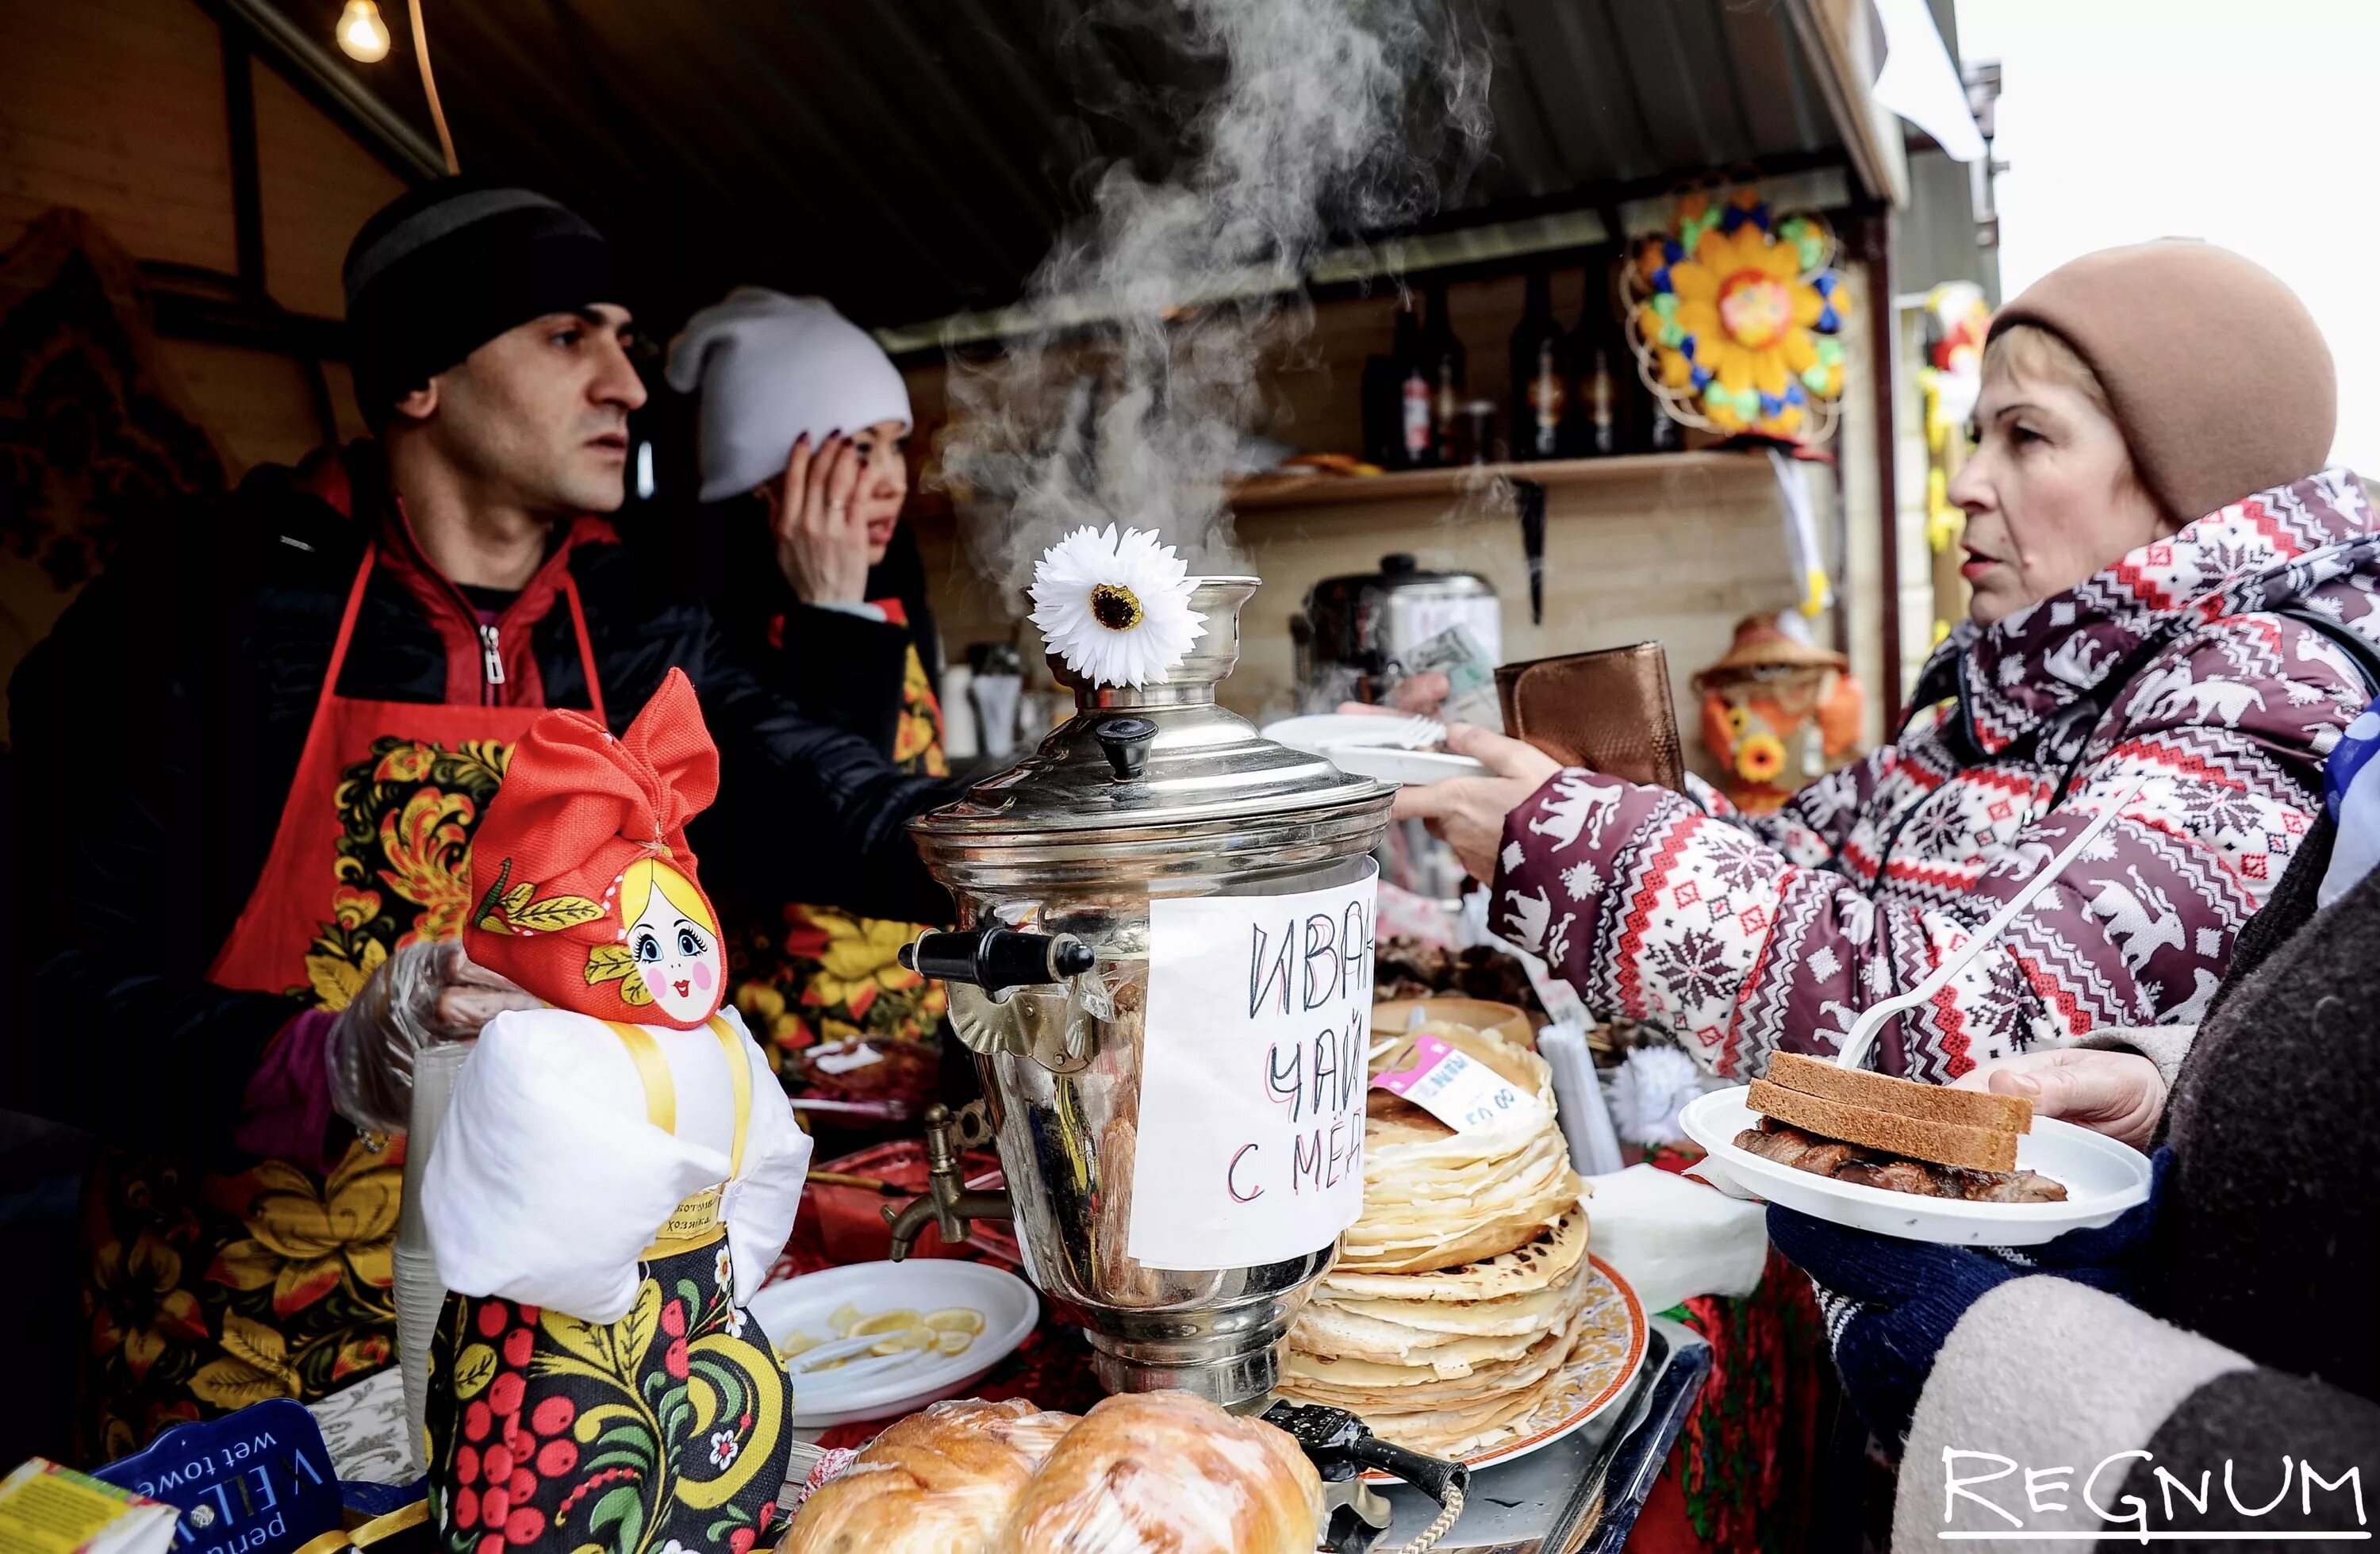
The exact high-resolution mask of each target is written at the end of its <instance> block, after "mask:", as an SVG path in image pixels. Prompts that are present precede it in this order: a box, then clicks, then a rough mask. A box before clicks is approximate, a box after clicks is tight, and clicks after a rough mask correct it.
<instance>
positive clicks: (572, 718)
mask: <svg viewBox="0 0 2380 1554" xmlns="http://www.w3.org/2000/svg"><path fill="white" fill-rule="evenodd" d="M718 786H719V756H718V752H717V750H716V749H715V748H714V747H712V745H711V742H710V735H709V734H708V732H706V731H705V729H704V728H703V725H702V714H701V711H700V710H699V708H698V706H697V704H696V701H695V695H694V689H693V686H691V685H690V684H689V683H688V682H687V680H686V676H685V675H684V674H681V673H679V672H678V671H676V670H672V671H671V672H670V674H669V676H668V678H667V679H666V680H665V681H663V683H662V688H661V689H660V690H659V691H658V692H657V693H655V695H654V697H653V698H652V700H651V701H650V703H649V704H647V706H646V708H645V710H644V711H643V712H641V713H640V714H638V716H637V720H636V722H634V723H633V724H631V725H630V726H629V728H628V731H627V733H626V734H625V735H624V736H622V737H620V738H617V739H615V738H613V736H612V735H610V734H609V733H607V732H606V731H605V730H604V729H603V728H602V727H601V725H600V724H598V723H597V722H595V721H594V720H593V719H592V718H589V717H588V716H587V715H586V714H584V713H582V712H575V711H556V712H552V713H549V714H547V715H546V716H545V717H543V718H541V719H540V720H539V721H538V722H537V723H536V724H535V725H534V726H532V727H531V728H530V730H529V732H528V735H527V736H526V737H525V738H524V739H522V741H521V743H520V745H519V747H517V748H516V750H515V751H514V753H513V758H512V763H511V766H510V769H509V770H508V771H506V773H505V776H504V787H503V789H502V791H501V792H500V793H499V795H497V797H496V800H495V802H494V803H493V804H492V806H491V807H490V808H489V810H488V816H487V819H486V820H485V822H484V823H483V824H482V825H481V826H480V832H479V835H478V837H477V838H476V839H475V840H474V843H473V845H472V855H471V886H470V889H471V900H472V902H473V908H472V912H471V917H470V921H469V922H468V925H467V926H466V928H465V929H464V933H465V941H466V945H467V947H468V951H469V953H470V954H471V957H472V959H473V960H475V961H477V962H478V963H479V964H480V965H484V966H487V967H489V968H491V969H492V970H495V971H499V972H502V973H503V974H504V975H505V976H507V977H511V978H512V979H513V980H514V981H516V982H517V983H519V984H520V985H521V986H522V987H523V988H525V989H528V991H529V992H531V993H534V994H535V995H537V996H538V997H539V998H540V999H542V1000H544V1001H545V1002H547V1003H549V1004H551V1005H553V1007H552V1008H549V1009H540V1010H534V1011H526V1012H515V1013H508V1014H503V1015H500V1016H498V1017H497V1018H496V1019H495V1020H494V1021H492V1022H491V1023H490V1024H489V1025H488V1026H487V1027H486V1029H485V1030H484V1031H483V1032H482V1033H481V1035H480V1039H479V1046H478V1048H477V1050H475V1051H473V1052H472V1054H471V1056H470V1058H469V1059H468V1061H467V1062H465V1063H464V1065H463V1067H462V1070H461V1072H460V1074H458V1075H457V1077H456V1081H455V1096H454V1100H453V1102H452V1104H451V1107H450V1109H449V1111H447V1113H446V1118H445V1121H444V1123H443V1125H442V1128H441V1131H440V1132H439V1134H438V1137H437V1142H436V1144H435V1146H434V1148H433V1152H432V1154H431V1160H430V1163H429V1166H428V1168H427V1170H426V1171H425V1172H424V1174H423V1181H422V1195H423V1199H422V1208H423V1214H424V1220H425V1223H426V1226H427V1229H428V1231H429V1238H430V1244H431V1250H432V1251H433V1252H434V1253H435V1255H436V1257H437V1262H438V1271H439V1275H440V1277H441V1279H442V1280H443V1282H444V1283H445V1285H446V1287H447V1289H448V1290H449V1291H450V1292H452V1293H450V1294H449V1295H448V1296H447V1298H446V1303H445V1306H444V1308H443V1311H442V1312H441V1314H440V1317H439V1321H438V1329H437V1335H436V1338H435V1339H434V1341H433V1342H432V1344H431V1371H430V1376H431V1381H430V1398H429V1409H428V1417H427V1421H426V1431H427V1434H428V1437H429V1441H428V1448H427V1460H428V1462H429V1465H430V1494H431V1512H432V1516H433V1521H434V1524H435V1526H436V1527H437V1529H438V1532H439V1536H440V1538H441V1541H442V1543H443V1546H444V1547H445V1548H448V1549H450V1550H454V1551H455V1554H504V1550H507V1549H535V1550H553V1551H555V1554H561V1551H563V1550H577V1549H582V1548H596V1549H601V1550H604V1551H605V1554H640V1551H647V1550H659V1549H663V1548H671V1549H684V1550H687V1551H705V1550H719V1551H721V1554H746V1551H747V1550H748V1549H749V1548H751V1547H752V1546H753V1544H754V1543H755V1542H756V1541H757V1540H759V1539H760V1538H762V1537H765V1536H769V1535H770V1531H771V1522H772V1520H773V1519H774V1516H775V1512H776V1499H777V1495H778V1492H779V1491H780V1490H781V1489H782V1488H783V1484H784V1467H785V1462H786V1459H787V1453H788V1447H789V1445H790V1441H791V1433H790V1432H791V1429H792V1411H793V1398H792V1394H791V1391H790V1389H789V1386H788V1383H787V1380H786V1377H785V1373H784V1371H783V1368H782V1367H781V1366H780V1365H779V1364H778V1362H777V1360H776V1358H775V1355H774V1354H773V1353H772V1352H771V1347H770V1343H769V1339H768V1336H767V1335H766V1334H765V1333H763V1332H762V1331H761V1330H760V1329H759V1325H758V1324H757V1323H755V1322H753V1321H752V1319H751V1318H750V1317H747V1315H746V1314H745V1311H744V1303H745V1302H746V1301H747V1300H748V1299H749V1298H750V1297H751V1295H752V1294H753V1293H754V1292H755V1291H756V1290H758V1289H759V1284H760V1281H761V1279H762V1278H763V1277H764V1276H765V1275H766V1273H767V1272H768V1269H769V1266H770V1264H771V1262H772V1261H773V1260H774V1259H775V1257H776V1256H777V1253H778V1251H779V1250H780V1249H781V1248H782V1247H783V1244H784V1242H785V1237H786V1236H787V1234H788V1233H790V1232H791V1231H792V1229H793V1223H794V1212H795V1208H796V1207H797V1205H798V1204H799V1202H800V1198H801V1191H802V1184H803V1181H804V1176H805V1172H807V1168H808V1165H809V1156H810V1141H809V1138H808V1137H807V1135H805V1134H803V1133H802V1132H801V1130H800V1129H799V1128H798V1127H797V1126H796V1125H795V1122H794V1116H793V1111H792V1108H791V1107H790V1105H789V1104H788V1103H787V1102H786V1099H785V1097H784V1094H783V1091H782V1090H780V1089H779V1088H778V1087H777V1084H776V1082H775V1080H774V1079H773V1078H772V1077H771V1074H770V1071H769V1065H768V1061H767V1060H766V1058H764V1057H763V1056H762V1055H761V1052H760V1050H759V1047H758V1046H756V1045H755V1044H754V1042H753V1040H752V1038H751V1037H750V1035H749V1034H748V1033H747V1031H746V1030H745V1028H744V1025H743V1022H742V1021H741V1020H740V1019H739V1018H738V1017H737V1015H736V1013H735V1010H734V1009H733V1008H722V1007H721V1002H720V1001H721V994H722V990H723V989H724V986H725V977H724V972H725V966H724V964H723V958H722V953H721V948H720V934H719V924H718V917H717V915H716V914H715V913H714V912H713V910H712V909H711V905H710V899H709V898H708V897H707V896H705V895H704V893H703V891H702V887H701V885H700V884H699V883H698V881H697V879H696V875H695V859H694V855H693V854H692V853H691V852H690V851H689V850H688V849H687V847H686V821H687V820H688V819H690V818H692V817H693V816H694V815H695V814H697V813H698V812H699V811H700V810H701V809H702V807H704V806H705V805H707V804H709V803H710V799H711V796H712V795H713V794H714V793H716V792H717V790H718Z"/></svg>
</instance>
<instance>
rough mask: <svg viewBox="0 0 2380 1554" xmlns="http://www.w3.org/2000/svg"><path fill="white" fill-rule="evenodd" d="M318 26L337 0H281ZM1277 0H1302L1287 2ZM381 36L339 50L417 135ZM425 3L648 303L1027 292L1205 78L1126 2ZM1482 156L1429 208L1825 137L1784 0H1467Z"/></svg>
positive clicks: (1158, 1) (480, 129) (1510, 200)
mask: <svg viewBox="0 0 2380 1554" xmlns="http://www.w3.org/2000/svg"><path fill="white" fill-rule="evenodd" d="M276 3H277V4H278V5H279V6H280V8H281V9H282V10H283V11H284V12H285V14H286V15H287V16H288V17H289V18H290V19H291V20H292V21H293V22H294V23H296V24H297V26H298V27H299V28H301V29H303V30H307V31H309V32H310V33H312V34H315V35H318V36H320V37H321V38H322V39H325V40H327V39H328V38H329V37H330V35H331V26H332V23H333V21H334V19H335V18H336V16H337V13H338V10H339V5H340V0H276ZM1285 3H1295V0H1285ZM383 7H384V9H385V11H386V12H387V14H388V19H389V21H390V24H391V30H392V31H393V32H394V33H395V48H393V49H392V51H391V52H390V55H389V56H388V58H387V59H386V60H384V61H383V62H382V63H381V64H379V65H376V66H369V67H365V66H357V65H354V64H352V63H351V62H349V61H346V60H345V59H344V58H342V59H341V60H340V61H339V63H340V65H341V66H342V67H345V68H346V69H348V70H350V71H351V72H352V73H353V74H354V75H355V76H356V78H357V79H359V80H360V81H362V82H363V83H364V84H365V85H366V86H368V87H369V88H370V89H371V90H372V91H374V92H376V93H377V94H379V95H380V96H381V97H382V98H383V100H384V101H385V102H386V103H388V104H389V105H390V106H391V107H393V108H394V109H395V110H396V111H397V112H398V113H399V114H400V115H403V116H404V117H405V118H407V120H409V121H411V122H413V123H414V124H416V125H417V126H419V127H421V128H422V129H423V130H424V131H425V132H426V131H427V129H428V127H429V115H428V113H427V110H426V107H425V105H424V103H423V101H422V97H421V92H420V88H419V80H418V78H417V76H416V72H415V68H414V62H413V58H412V54H411V46H410V39H409V37H408V35H407V29H406V26H405V14H404V10H405V8H404V5H403V0H383ZM1122 9H1123V6H1120V5H1118V4H1116V3H1115V0H1109V3H1107V4H1104V5H1100V6H1086V5H1085V4H1083V3H1082V0H798V3H792V4H788V3H786V0H702V3H700V4H692V5H659V4H654V3H652V0H471V3H469V4H463V3H460V0H427V10H428V19H429V28H430V40H431V57H432V61H433V64H434V65H435V67H436V73H437V79H438V83H439V88H440V91H441V93H442V96H443V100H444V103H445V107H446V112H447V116H448V119H449V121H450V123H451V125H452V127H453V129H454V133H455V142H456V146H457V149H458V152H459V153H460V156H461V159H462V162H463V165H464V168H465V170H466V171H467V172H469V173H472V174H475V175H480V176H496V177H503V178H507V179H517V180H520V181H523V182H528V183H531V184H534V185H537V186H538V187H540V188H546V189H548V190H550V191H552V192H553V193H554V194H555V195H556V196H558V197H560V198H562V199H564V200H567V201H569V202H570V203H572V204H573V205H575V206H577V207H578V208H579V209H581V210H583V211H584V212H586V213H587V214H588V215H589V217H590V218H591V219H593V220H594V221H595V222H596V223H597V224H598V225H601V226H602V227H603V228H604V229H605V230H606V231H607V232H608V233H610V234H611V235H612V236H613V238H614V239H615V241H617V242H618V243H620V244H621V245H622V246H623V247H624V248H625V250H626V251H627V253H628V255H629V257H630V260H631V262H632V263H633V264H634V265H635V267H636V272H637V273H638V274H639V275H640V276H641V277H642V278H643V279H644V281H645V283H646V295H645V296H644V297H640V298H638V300H639V301H640V302H641V303H642V305H643V306H644V307H645V308H646V310H648V311H649V313H651V314H653V315H654V316H657V317H660V318H662V319H668V318H674V317H677V316H682V315H683V313H684V312H685V311H686V310H688V309H690V308H692V307H694V306H698V305H699V304H700V303H702V302H704V301H707V300H710V298H712V297H716V296H718V295H719V294H720V293H721V292H722V291H724V290H725V289H726V288H727V287H728V286H729V285H735V284H740V283H757V284H761V285H774V286H777V287H780V288H782V289H784V290H788V291H795V292H814V293H819V294H822V295H825V296H828V297H832V298H834V299H835V301H836V302H837V303H838V305H840V306H842V307H843V308H844V310H846V311H848V312H849V313H850V314H851V315H852V316H853V317H855V318H856V319H858V320H860V321H862V322H868V323H871V324H878V325H890V324H901V323H905V322H914V321H917V320H920V319H928V318H935V317H939V316H941V315H943V314H947V313H952V312H956V311H960V310H969V309H986V308H997V307H999V306H1002V305H1003V304H1005V303H1007V302H1010V301H1012V300H1013V299H1014V298H1015V297H1016V296H1017V294H1018V292H1019V289H1020V287H1021V285H1022V283H1023V281H1024V279H1025V278H1026V276H1027V275H1028V274H1030V273H1031V272H1032V270H1033V269H1034V267H1035V265H1036V264H1037V263H1038V261H1040V259H1041V257H1042V255H1043V254H1044V253H1045V252H1046V251H1047V249H1048V248H1049V245H1050V240H1051V238H1052V237H1053V236H1054V235H1055V234H1056V232H1057V231H1058V230H1059V229H1060V227H1061V225H1062V224H1063V222H1064V220H1065V219H1066V218H1067V216H1069V215H1070V214H1071V213H1073V212H1077V211H1079V210H1080V209H1082V207H1083V203H1084V200H1083V193H1084V190H1085V188H1086V186H1087V175H1088V174H1090V173H1092V172H1095V171H1096V169H1097V168H1099V166H1101V165H1104V164H1106V163H1107V162H1109V161H1111V160H1113V159H1116V158H1127V159H1130V160H1131V161H1132V162H1133V163H1134V164H1135V167H1136V168H1137V169H1138V170H1140V171H1142V172H1143V173H1144V174H1145V175H1150V174H1158V173H1161V172H1162V170H1163V168H1164V166H1165V164H1166V162H1167V159H1168V158H1169V157H1171V156H1172V154H1174V152H1175V151H1176V149H1177V147H1178V145H1179V141H1180V137H1179V134H1178V129H1179V127H1180V125H1181V123H1182V122H1183V120H1184V118H1185V117H1186V116H1187V115H1188V114H1189V112H1191V111H1192V110H1193V109H1194V108H1195V105H1196V102H1197V101H1198V99H1199V97H1200V96H1201V95H1202V94H1203V92H1204V91H1206V90H1208V88H1210V87H1211V85H1212V82H1213V66H1212V62H1211V61H1204V62H1202V61H1198V60H1196V59H1193V58H1190V57H1188V55H1187V53H1186V51H1185V50H1184V47H1183V44H1182V42H1181V40H1180V38H1179V37H1178V35H1169V31H1170V30H1172V29H1174V28H1177V27H1178V18H1177V17H1176V14H1175V13H1174V11H1173V8H1172V6H1170V5H1168V4H1165V3H1164V0H1135V3H1134V4H1133V5H1132V6H1131V9H1132V11H1133V14H1134V16H1135V22H1134V24H1133V25H1131V26H1126V25H1123V24H1122V23H1121V22H1119V21H1117V20H1116V19H1113V18H1115V16H1116V15H1117V14H1118V13H1119V12H1120V11H1121V10H1122ZM1477 15H1478V21H1479V24H1480V25H1481V26H1482V27H1483V28H1484V29H1485V30H1486V31H1487V33H1488V36H1489V38H1490V39H1491V40H1492V42H1493V46H1494V55H1495V74H1494V77H1493V83H1492V87H1491V96H1490V105H1491V108H1492V111H1493V113H1494V116H1495V131H1494V140H1493V146H1492V152H1493V154H1492V155H1491V156H1490V157H1489V158H1488V161H1487V163H1486V164H1484V165H1483V166H1482V167H1481V168H1480V169H1479V170H1478V172H1477V173H1476V175H1475V176H1474V177H1473V179H1472V180H1471V181H1470V183H1469V185H1468V187H1467V188H1464V189H1463V190H1462V191H1461V192H1460V194H1459V195H1458V196H1456V197H1455V198H1454V199H1453V200H1451V201H1450V202H1449V208H1448V209H1445V210H1443V211H1441V212H1439V214H1438V215H1437V216H1435V217H1433V218H1432V219H1431V220H1430V221H1429V222H1428V223H1427V224H1425V228H1426V229H1428V230H1448V229H1453V228H1459V227H1467V226H1475V225H1490V224H1498V223H1509V222H1512V221H1515V220H1519V219H1523V218H1526V217H1529V216H1533V215H1543V214H1547V213H1549V212H1561V211H1568V210H1590V211H1598V212H1602V211H1610V210H1616V208H1617V207H1618V205H1619V204H1620V203H1621V201H1623V200H1628V199H1632V198H1636V197H1640V196H1643V195H1645V194H1647V193H1653V192H1658V189H1659V188H1661V187H1662V186H1663V185H1665V184H1666V183H1668V182H1669V181H1670V180H1674V179H1677V178H1680V177H1682V176H1689V175H1692V174H1694V173H1697V172H1701V171H1704V170H1708V169H1721V170H1725V169H1730V168H1735V169H1739V170H1752V169H1757V170H1760V171H1764V172H1770V173H1778V172H1791V171H1796V170H1801V169H1806V168H1808V167H1812V166H1815V165H1822V164H1834V163H1840V161H1841V160H1842V159H1843V150H1842V140H1841V136H1840V132H1839V131H1838V130H1837V128H1836V127H1835V125H1834V123H1833V122H1832V120H1831V118H1830V117H1829V115H1828V112H1827V110H1826V107H1825V105H1824V103H1825V100H1824V97H1823V95H1822V93H1821V92H1820V91H1818V90H1817V88H1816V86H1815V79H1814V78H1813V76H1812V74H1811V71H1812V66H1811V63H1810V61H1809V59H1808V58H1807V56H1806V55H1805V53H1804V51H1803V48H1802V46H1801V44H1800V42H1798V41H1797V37H1796V34H1795V30H1794V27H1793V24H1792V20H1791V17H1790V15H1789V14H1788V11H1787V8H1786V4H1785V0H1484V3H1483V4H1482V5H1481V7H1480V10H1479V12H1478V14H1477Z"/></svg>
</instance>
